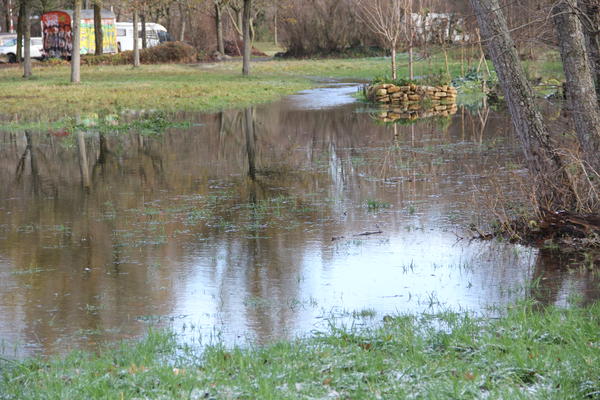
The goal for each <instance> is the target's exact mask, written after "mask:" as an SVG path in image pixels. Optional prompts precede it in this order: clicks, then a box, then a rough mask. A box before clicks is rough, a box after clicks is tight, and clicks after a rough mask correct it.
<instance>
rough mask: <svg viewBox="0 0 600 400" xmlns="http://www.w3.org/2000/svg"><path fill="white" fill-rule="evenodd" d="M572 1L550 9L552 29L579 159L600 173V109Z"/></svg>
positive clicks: (581, 32)
mask: <svg viewBox="0 0 600 400" xmlns="http://www.w3.org/2000/svg"><path fill="white" fill-rule="evenodd" d="M576 7H577V4H576V2H575V0H562V1H560V2H559V3H558V4H556V5H555V6H554V8H553V10H552V11H553V14H554V25H555V26H556V33H557V35H558V43H559V47H560V54H561V57H562V61H563V69H564V70H565V77H566V80H567V82H566V85H567V86H566V88H567V101H568V104H569V109H570V114H571V117H572V118H573V122H574V124H575V131H576V132H577V139H578V140H579V144H580V146H581V150H582V151H583V157H584V159H585V161H587V162H588V164H589V165H590V166H592V167H593V168H594V169H595V170H596V171H597V172H599V173H600V154H599V153H598V152H599V151H600V109H599V108H598V98H597V97H596V90H595V86H594V81H593V79H592V71H591V70H590V62H589V58H588V54H587V51H586V46H585V38H584V34H583V28H582V25H581V22H580V20H579V18H578V16H577V14H576V10H577V8H576Z"/></svg>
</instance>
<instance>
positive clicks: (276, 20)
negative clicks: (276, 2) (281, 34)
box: [273, 9, 279, 46]
mask: <svg viewBox="0 0 600 400" xmlns="http://www.w3.org/2000/svg"><path fill="white" fill-rule="evenodd" d="M278 25H279V10H277V9H275V16H274V17H273V42H274V43H275V46H279V38H278V37H277V36H278V31H277V29H278Z"/></svg>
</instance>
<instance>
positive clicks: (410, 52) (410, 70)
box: [408, 42, 415, 81]
mask: <svg viewBox="0 0 600 400" xmlns="http://www.w3.org/2000/svg"><path fill="white" fill-rule="evenodd" d="M414 68H415V63H414V54H413V45H412V42H410V43H409V44H408V76H409V77H410V80H411V81H412V80H413V79H415V71H414Z"/></svg>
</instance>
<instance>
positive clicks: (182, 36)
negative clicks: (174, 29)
mask: <svg viewBox="0 0 600 400" xmlns="http://www.w3.org/2000/svg"><path fill="white" fill-rule="evenodd" d="M185 14H186V13H185V12H184V10H183V4H181V3H179V15H181V28H180V29H179V41H180V42H183V41H184V39H185V28H186V22H187V19H186V17H185Z"/></svg>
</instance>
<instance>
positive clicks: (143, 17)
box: [140, 12, 148, 49]
mask: <svg viewBox="0 0 600 400" xmlns="http://www.w3.org/2000/svg"><path fill="white" fill-rule="evenodd" d="M140 20H141V22H142V49H146V48H148V38H147V37H146V13H145V12H144V13H143V14H141V15H140Z"/></svg>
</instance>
